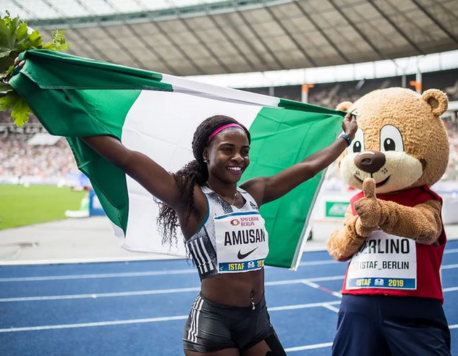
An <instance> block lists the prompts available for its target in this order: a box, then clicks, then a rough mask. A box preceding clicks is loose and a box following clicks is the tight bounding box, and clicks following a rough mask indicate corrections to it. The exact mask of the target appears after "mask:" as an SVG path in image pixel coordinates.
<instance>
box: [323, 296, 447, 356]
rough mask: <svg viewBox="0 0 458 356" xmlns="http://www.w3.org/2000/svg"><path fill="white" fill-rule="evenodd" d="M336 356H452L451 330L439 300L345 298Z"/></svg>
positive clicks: (335, 341) (371, 297)
mask: <svg viewBox="0 0 458 356" xmlns="http://www.w3.org/2000/svg"><path fill="white" fill-rule="evenodd" d="M332 355H333V356H356V355H358V356H390V355H392V356H404V355H405V356H412V355H428V356H430V355H431V356H432V355H441V356H442V355H444V356H450V355H451V354H450V330H449V328H448V324H447V320H446V318H445V314H444V310H443V308H442V304H441V302H440V301H439V300H436V299H427V298H415V297H393V296H384V295H375V296H368V295H364V296H356V295H343V296H342V303H341V305H340V310H339V318H338V322H337V333H336V337H335V340H334V345H333V347H332Z"/></svg>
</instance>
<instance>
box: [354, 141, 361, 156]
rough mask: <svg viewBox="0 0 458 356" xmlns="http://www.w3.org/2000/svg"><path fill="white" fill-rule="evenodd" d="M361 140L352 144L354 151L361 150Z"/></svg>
mask: <svg viewBox="0 0 458 356" xmlns="http://www.w3.org/2000/svg"><path fill="white" fill-rule="evenodd" d="M361 151H362V150H361V142H359V141H355V144H354V145H353V152H354V153H357V152H361Z"/></svg>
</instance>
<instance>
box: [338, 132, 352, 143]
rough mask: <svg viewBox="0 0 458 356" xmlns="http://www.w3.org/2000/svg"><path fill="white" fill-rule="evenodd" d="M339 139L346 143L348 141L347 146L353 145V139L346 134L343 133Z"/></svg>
mask: <svg viewBox="0 0 458 356" xmlns="http://www.w3.org/2000/svg"><path fill="white" fill-rule="evenodd" d="M338 138H343V139H344V140H345V141H347V146H350V145H351V138H350V136H348V135H347V134H345V133H341V134H340V135H339V137H338Z"/></svg>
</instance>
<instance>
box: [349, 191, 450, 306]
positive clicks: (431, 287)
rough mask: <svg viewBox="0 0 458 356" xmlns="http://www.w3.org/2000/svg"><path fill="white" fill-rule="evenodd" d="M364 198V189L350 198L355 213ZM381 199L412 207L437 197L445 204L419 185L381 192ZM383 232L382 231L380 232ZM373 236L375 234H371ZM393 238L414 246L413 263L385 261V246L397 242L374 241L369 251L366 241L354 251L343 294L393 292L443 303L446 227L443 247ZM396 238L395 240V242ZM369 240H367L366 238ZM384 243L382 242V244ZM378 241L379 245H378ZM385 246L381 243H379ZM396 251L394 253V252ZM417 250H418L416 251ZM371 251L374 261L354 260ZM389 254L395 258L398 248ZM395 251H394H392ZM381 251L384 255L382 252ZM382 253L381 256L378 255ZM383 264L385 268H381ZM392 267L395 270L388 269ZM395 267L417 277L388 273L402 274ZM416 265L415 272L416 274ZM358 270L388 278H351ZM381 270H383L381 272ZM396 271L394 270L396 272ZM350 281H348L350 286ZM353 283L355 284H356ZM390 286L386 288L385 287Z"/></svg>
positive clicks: (395, 294) (442, 238)
mask: <svg viewBox="0 0 458 356" xmlns="http://www.w3.org/2000/svg"><path fill="white" fill-rule="evenodd" d="M363 197H364V194H363V192H360V193H359V194H357V195H355V196H354V197H353V198H352V199H351V201H350V204H351V207H352V210H353V215H357V213H356V210H355V207H354V204H355V202H357V201H358V200H360V199H361V198H363ZM377 198H378V199H380V200H386V201H392V202H395V203H398V204H401V205H404V206H409V207H413V206H415V205H418V204H421V203H423V202H425V201H428V200H437V201H439V202H440V203H441V204H442V199H441V197H440V196H439V195H437V194H436V193H434V192H433V191H432V190H430V189H429V187H427V186H423V187H419V188H412V189H408V190H405V191H401V192H399V193H396V194H392V195H390V194H386V195H383V194H382V195H378V196H377ZM381 233H382V234H384V233H383V232H381ZM371 236H372V235H371ZM394 240H397V242H398V247H399V241H400V242H402V243H404V244H403V245H405V246H407V247H406V249H407V250H408V249H409V247H408V245H409V244H410V245H411V246H413V247H414V248H413V249H412V254H413V256H411V257H410V258H413V260H414V261H413V263H411V262H396V261H386V260H383V258H386V255H383V254H384V253H386V252H385V251H384V247H383V246H384V245H386V247H387V246H388V244H389V243H391V244H394V243H395V242H396V241H395V242H390V241H391V240H389V241H386V239H385V240H377V241H371V242H373V243H372V244H371V245H373V246H370V247H373V248H371V250H370V251H368V246H367V245H368V244H367V243H365V244H364V245H363V246H361V248H360V250H359V251H358V252H357V253H355V255H354V256H353V258H352V260H351V261H350V263H349V265H348V267H347V273H346V276H345V280H344V284H343V288H342V294H352V295H374V294H383V295H393V296H412V297H421V298H433V299H439V300H440V301H441V302H443V301H444V297H443V295H442V285H441V278H440V266H441V263H442V256H443V254H444V248H445V243H446V240H447V238H446V236H445V231H444V227H443V226H442V233H441V235H440V237H439V239H438V242H439V243H440V246H430V245H424V244H420V243H414V242H413V240H411V239H406V238H403V239H401V240H400V238H399V237H395V238H394ZM394 240H393V241H394ZM366 242H368V241H366ZM381 242H382V243H381ZM377 243H378V248H377V246H375V245H376V244H377ZM380 245H382V246H380ZM393 250H394V251H395V252H393ZM413 250H415V252H413ZM367 252H370V253H371V254H372V255H371V258H372V261H365V262H354V261H353V260H354V259H355V256H356V255H358V254H360V253H366V254H367ZM390 253H391V254H392V255H391V256H393V257H394V259H395V260H396V253H399V249H393V248H392V249H391V251H390ZM393 253H394V254H393ZM380 254H381V255H380ZM378 255H379V256H378ZM378 257H380V259H381V260H380V261H377V258H378ZM382 263H383V267H384V268H382ZM410 263H411V265H412V266H415V267H414V268H412V267H410V266H411V265H410ZM361 268H363V269H367V270H366V271H369V270H370V269H372V271H371V272H366V271H361ZM386 268H387V269H386ZM390 268H393V270H389V269H390ZM396 268H399V270H400V271H401V272H402V273H407V274H408V273H413V274H414V276H413V277H414V278H405V279H403V278H399V279H398V278H395V276H390V275H389V273H399V272H396V271H395V270H396ZM403 268H405V269H408V268H410V269H411V271H410V272H409V271H407V272H405V271H402V269H403ZM415 268H416V273H415ZM354 270H357V271H356V274H358V273H361V272H363V275H364V273H369V276H371V274H372V277H376V276H377V274H380V273H382V276H381V277H384V276H383V273H387V275H385V277H387V278H351V277H349V275H350V276H352V275H353V274H354V273H355V272H353V271H354ZM380 271H382V272H380ZM393 271H395V272H393ZM347 281H348V282H349V284H348V285H347ZM353 282H354V283H353ZM385 286H386V287H388V288H384V287H385Z"/></svg>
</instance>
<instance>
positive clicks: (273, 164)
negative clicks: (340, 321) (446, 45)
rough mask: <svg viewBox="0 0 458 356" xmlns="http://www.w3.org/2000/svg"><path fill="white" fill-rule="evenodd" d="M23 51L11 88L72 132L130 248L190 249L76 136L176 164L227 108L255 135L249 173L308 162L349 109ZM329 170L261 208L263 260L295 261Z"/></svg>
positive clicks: (52, 126) (141, 192) (62, 131)
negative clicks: (164, 231) (110, 140)
mask: <svg viewBox="0 0 458 356" xmlns="http://www.w3.org/2000/svg"><path fill="white" fill-rule="evenodd" d="M21 59H25V60H26V62H25V65H24V67H22V69H21V70H20V71H19V72H18V73H16V74H15V75H14V76H13V78H12V79H11V81H10V84H11V86H12V87H13V88H14V89H15V90H16V91H17V92H18V93H19V94H20V96H22V97H23V98H24V99H25V100H26V101H27V103H28V104H29V106H30V107H31V109H32V111H33V112H34V114H35V115H36V116H37V117H38V119H39V120H40V121H41V123H42V124H43V126H44V127H45V128H46V129H47V130H48V131H49V132H50V133H51V134H53V135H59V136H65V137H66V138H67V140H68V142H69V144H70V146H71V148H72V150H73V153H74V155H75V159H76V162H77V165H78V167H79V169H80V170H81V171H83V172H84V173H85V174H86V175H87V176H88V177H89V179H90V180H91V183H92V185H93V188H94V190H95V192H96V193H97V196H98V198H99V200H100V202H101V204H102V206H103V208H104V210H105V212H106V214H107V216H108V217H109V219H110V220H111V221H112V222H113V224H114V225H115V226H117V227H118V228H116V229H115V230H118V233H120V234H121V235H122V236H123V237H124V240H123V241H124V242H123V247H124V248H126V249H128V250H132V251H143V252H159V253H166V254H171V255H178V256H185V249H184V244H182V243H181V241H182V237H181V238H180V239H179V240H180V243H179V244H178V246H175V245H173V246H169V244H162V242H161V241H162V237H161V236H160V234H159V232H158V230H157V226H156V216H157V214H158V206H157V204H156V203H155V202H154V201H153V198H152V196H151V195H150V194H149V193H147V191H146V190H145V189H144V188H143V187H142V186H140V185H139V184H138V183H137V182H136V181H134V180H133V179H131V178H130V177H129V176H126V174H125V173H124V172H122V171H121V170H120V169H118V168H117V167H115V166H114V165H112V164H111V163H109V162H108V161H106V160H105V159H103V158H102V157H101V156H99V155H98V154H97V153H96V152H95V151H93V150H92V149H91V148H90V147H88V146H87V145H86V144H85V143H84V142H83V141H82V140H81V139H79V137H83V136H94V135H112V136H115V137H117V138H118V139H119V140H121V141H122V143H123V144H124V145H125V146H126V147H128V148H130V149H133V150H137V151H140V152H143V153H145V154H146V155H148V156H150V157H152V158H153V159H154V160H155V161H156V162H157V163H159V164H160V165H162V166H163V167H165V168H166V169H167V170H168V171H171V172H175V171H177V170H179V169H180V168H181V167H182V166H183V165H184V164H185V163H187V162H189V161H191V160H192V159H193V156H192V151H191V141H192V136H193V133H194V131H195V128H196V127H197V125H198V124H199V123H200V122H201V121H202V120H204V119H205V118H207V117H210V116H213V115H218V114H221V115H227V116H230V117H233V118H235V119H236V120H238V121H239V122H241V123H242V124H244V125H245V126H246V127H248V128H249V130H250V132H251V135H252V144H251V150H250V159H251V164H250V166H249V168H248V169H247V171H246V172H245V173H244V175H243V180H247V179H249V178H252V177H258V176H266V175H273V174H275V173H277V172H279V171H280V170H282V169H284V168H286V167H289V166H290V165H292V164H295V163H297V162H300V161H302V160H303V159H304V158H305V157H307V156H308V155H310V154H312V153H314V152H316V151H318V150H320V149H322V148H324V147H326V146H328V145H329V144H331V143H332V142H333V141H334V140H335V139H336V135H337V133H338V132H339V131H340V127H341V122H342V116H343V113H340V112H336V111H333V110H330V109H326V108H321V107H317V106H312V105H307V104H303V103H299V102H295V101H290V100H282V99H278V98H275V97H269V96H264V95H258V94H253V93H248V92H243V91H239V90H234V89H228V88H221V87H217V86H212V85H207V84H202V83H198V82H194V81H190V80H187V79H184V78H179V77H174V76H169V75H164V74H159V73H154V72H150V71H145V70H140V69H134V68H128V67H124V66H119V65H114V64H110V63H105V62H99V61H95V60H90V59H86V58H80V57H75V56H71V55H66V54H62V53H58V52H50V51H45V50H31V51H27V52H24V53H22V54H21ZM323 178H324V172H321V173H320V174H319V175H317V176H316V177H314V178H313V179H310V180H309V181H307V182H306V183H304V184H302V185H300V186H299V187H297V188H296V189H294V190H293V191H291V192H290V193H288V194H287V195H285V196H284V197H283V198H281V199H278V200H276V201H274V202H271V203H269V204H266V205H265V206H263V207H262V208H261V214H262V216H263V217H264V219H265V220H266V228H267V231H268V233H269V240H270V241H269V242H270V254H269V256H268V258H267V260H266V264H268V265H272V266H280V267H288V268H293V269H294V268H296V266H297V264H298V262H299V261H300V258H301V254H302V247H303V242H305V240H306V237H307V234H308V231H309V229H308V228H307V227H308V221H309V218H310V212H311V210H312V207H313V204H314V202H315V199H316V196H317V194H318V191H319V188H320V185H321V182H322V179H323ZM243 180H242V181H243Z"/></svg>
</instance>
